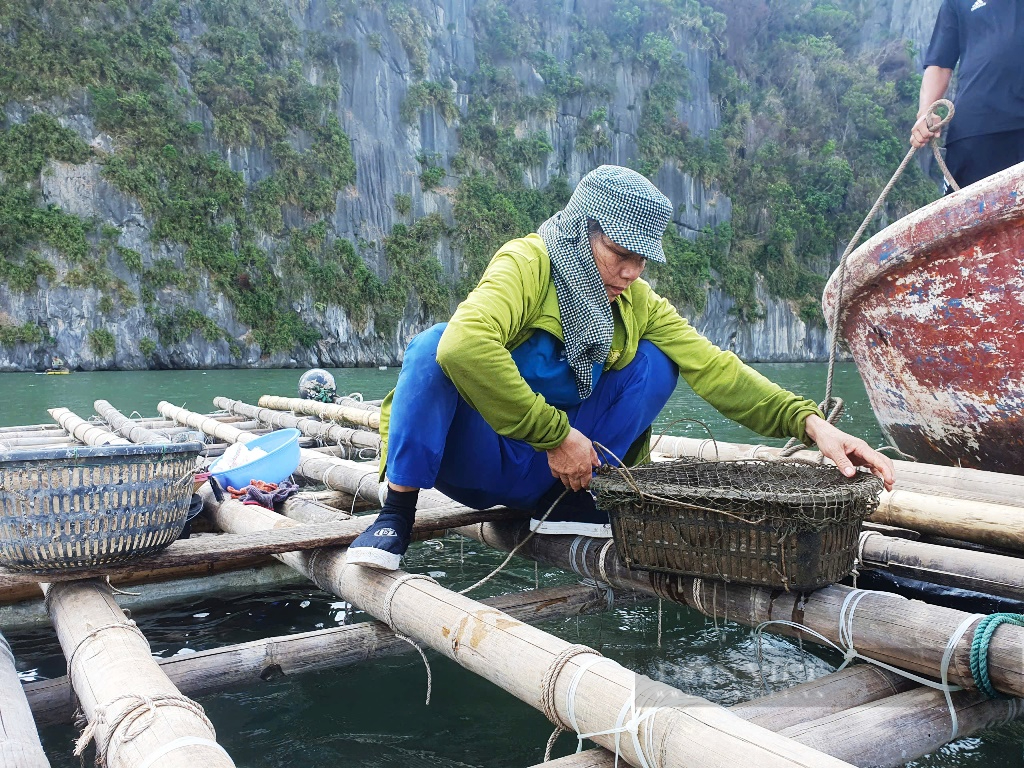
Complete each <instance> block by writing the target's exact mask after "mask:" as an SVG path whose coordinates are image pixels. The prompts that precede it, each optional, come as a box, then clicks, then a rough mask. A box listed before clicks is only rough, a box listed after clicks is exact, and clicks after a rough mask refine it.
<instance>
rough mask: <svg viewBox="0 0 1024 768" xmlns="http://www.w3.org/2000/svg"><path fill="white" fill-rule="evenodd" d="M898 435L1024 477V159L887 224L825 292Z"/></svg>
mask: <svg viewBox="0 0 1024 768" xmlns="http://www.w3.org/2000/svg"><path fill="white" fill-rule="evenodd" d="M837 304H838V305H839V306H840V307H841V311H840V320H839V322H840V329H841V333H842V336H843V338H844V339H845V341H846V343H847V345H848V347H849V350H850V353H851V354H852V356H853V359H854V361H855V362H856V364H857V369H858V370H859V372H860V375H861V378H862V379H863V380H864V385H865V388H866V389H867V393H868V398H869V399H870V401H871V406H872V408H873V410H874V412H875V416H876V417H877V418H878V421H879V424H880V426H881V427H882V430H883V432H884V433H885V435H886V437H887V438H888V439H889V440H891V441H892V443H893V444H894V445H896V446H898V447H899V448H900V450H902V451H904V452H905V453H908V454H910V455H912V456H914V457H915V458H917V459H919V460H921V461H927V462H932V463H940V464H952V465H960V466H964V467H974V468H977V469H984V470H989V471H994V472H1009V473H1013V474H1024V407H1022V406H1024V164H1021V165H1017V166H1014V167H1012V168H1010V169H1007V170H1006V171H1003V172H1001V173H999V174H996V175H995V176H991V177H989V178H988V179H985V180H983V181H981V182H978V183H977V184H974V185H971V186H970V187H967V188H965V189H964V190H962V191H960V192H958V193H955V194H953V195H950V196H947V197H945V198H943V199H942V200H938V201H936V202H935V203H932V204H931V205H928V206H926V207H925V208H922V209H921V210H919V211H916V212H915V213H913V214H911V215H909V216H907V217H905V218H903V219H901V220H900V221H898V222H896V223H895V224H893V225H891V226H890V227H887V228H886V229H885V230H883V231H882V232H880V233H879V234H878V235H876V236H875V237H873V238H871V239H870V240H869V241H867V242H866V243H864V244H863V245H862V246H861V247H860V248H858V249H857V250H855V251H854V252H853V253H851V254H850V256H849V259H848V263H847V271H846V278H845V280H844V282H843V286H842V291H840V285H839V274H838V272H837V273H836V274H834V275H833V276H832V279H831V280H829V283H828V285H827V286H826V289H825V296H824V300H823V307H824V310H825V316H826V318H828V319H829V320H830V321H831V320H832V318H834V316H835V315H834V313H835V308H836V305H837Z"/></svg>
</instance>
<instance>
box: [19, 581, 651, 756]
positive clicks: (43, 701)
mask: <svg viewBox="0 0 1024 768" xmlns="http://www.w3.org/2000/svg"><path fill="white" fill-rule="evenodd" d="M296 576H298V574H296ZM615 599H616V601H619V602H625V603H629V602H632V601H633V600H634V599H635V594H634V593H629V592H624V593H622V594H619V595H616V598H615ZM481 602H482V603H484V604H485V605H487V606H489V607H491V608H494V609H496V610H499V611H504V612H506V613H508V614H509V615H510V616H512V617H513V618H515V619H517V620H519V621H524V622H526V623H528V624H538V623H540V622H542V621H550V620H554V619H561V618H566V617H570V616H580V615H583V614H589V613H599V612H601V611H603V610H606V609H607V606H608V598H607V594H606V592H605V590H603V589H598V588H597V587H586V586H583V585H578V584H574V585H571V586H560V587H549V588H545V589H539V590H530V591H527V592H519V593H515V594H511V595H501V596H500V597H492V598H488V599H486V600H482V601H481ZM412 650H413V649H412V646H410V645H409V644H408V643H407V642H405V641H404V640H401V639H399V638H397V637H395V633H394V632H392V631H391V630H390V629H388V627H387V625H385V624H382V623H381V622H379V621H364V622H362V623H359V624H349V625H347V626H339V627H331V628H329V629H321V630H317V631H314V632H302V633H298V634H293V635H283V636H279V637H268V638H263V639H260V640H253V641H251V642H248V643H241V644H239V645H230V646H226V647H223V648H213V649H210V650H208V651H200V652H199V653H192V654H189V655H188V656H174V657H171V658H169V659H159V660H158V661H159V664H160V668H161V669H163V671H164V672H165V673H166V674H167V677H168V678H169V679H170V681H171V682H172V683H174V685H175V686H177V688H178V689H179V690H180V691H182V692H183V693H187V694H188V695H189V696H204V695H207V694H210V693H213V692H215V691H220V690H223V689H225V688H230V687H232V686H238V685H246V684H253V683H259V682H261V681H267V680H272V679H275V678H277V677H280V676H282V675H295V674H299V673H308V672H320V671H323V670H326V669H335V668H337V667H343V666H351V665H354V664H359V663H360V662H362V661H365V660H367V659H375V658H380V657H382V656H393V655H398V654H401V653H406V652H412ZM70 693H71V691H70V687H69V685H68V679H67V677H58V678H54V679H52V680H41V681H39V682H35V683H29V684H27V685H26V686H25V693H24V694H23V695H22V698H23V699H24V698H26V697H27V699H28V705H31V707H32V714H34V715H35V718H36V722H37V723H39V724H41V725H51V724H54V723H61V722H68V721H69V720H70V719H71V718H72V715H73V714H74V707H73V706H72V700H71V695H70ZM28 705H26V706H28ZM0 765H2V763H0Z"/></svg>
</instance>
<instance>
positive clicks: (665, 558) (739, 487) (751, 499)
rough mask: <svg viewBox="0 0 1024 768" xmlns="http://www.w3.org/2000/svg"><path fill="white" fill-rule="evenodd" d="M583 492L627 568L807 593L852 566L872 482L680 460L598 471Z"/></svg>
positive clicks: (784, 465) (796, 467) (817, 470)
mask: <svg viewBox="0 0 1024 768" xmlns="http://www.w3.org/2000/svg"><path fill="white" fill-rule="evenodd" d="M591 488H592V490H594V491H595V492H596V493H597V499H598V505H599V506H600V507H601V509H604V510H607V511H608V513H609V517H610V518H611V523H612V532H613V534H614V536H615V541H616V548H617V549H618V552H619V557H620V558H621V559H622V560H623V562H624V563H625V564H626V565H627V566H628V567H630V568H637V569H640V570H648V571H661V572H664V573H672V574H681V575H686V576H702V577H707V578H712V579H721V580H723V581H731V582H736V583H740V584H751V585H756V586H766V587H779V588H783V589H792V590H812V589H817V588H819V587H823V586H825V585H826V584H832V583H835V582H837V581H840V580H842V579H843V578H844V577H846V576H847V575H848V574H849V573H850V571H851V570H852V569H853V563H854V558H855V556H856V549H857V542H858V538H859V535H860V524H861V521H862V520H864V518H866V517H867V516H868V515H870V514H871V513H872V512H873V511H874V510H875V508H876V507H877V506H878V494H879V491H880V490H881V484H880V482H879V481H878V480H877V479H876V478H875V477H874V476H873V475H870V474H868V473H866V472H859V473H858V474H857V475H856V476H855V477H853V478H847V477H845V476H843V474H842V473H841V472H839V470H838V469H836V468H835V467H830V466H822V465H819V464H808V463H805V462H793V461H773V462H769V461H755V460H751V461H740V462H697V461H693V460H680V461H673V462H664V463H658V464H648V465H644V466H641V467H635V468H633V469H630V470H629V471H628V474H627V473H626V472H625V471H623V470H611V469H610V468H608V469H606V470H605V471H604V473H603V474H599V476H598V477H596V478H595V479H594V481H593V483H592V485H591Z"/></svg>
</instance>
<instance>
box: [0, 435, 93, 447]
mask: <svg viewBox="0 0 1024 768" xmlns="http://www.w3.org/2000/svg"><path fill="white" fill-rule="evenodd" d="M76 442H77V441H76V440H75V438H73V437H69V436H68V435H66V434H63V433H61V435H60V436H54V437H3V438H0V448H58V447H60V446H62V445H74V444H75V443H76Z"/></svg>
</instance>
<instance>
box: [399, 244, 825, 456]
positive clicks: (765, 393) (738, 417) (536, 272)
mask: <svg viewBox="0 0 1024 768" xmlns="http://www.w3.org/2000/svg"><path fill="white" fill-rule="evenodd" d="M612 307H613V311H612V314H613V316H614V319H615V330H614V334H613V337H612V347H611V351H610V352H609V354H608V360H607V362H606V363H605V366H604V369H605V370H606V371H607V370H619V369H621V368H624V367H625V366H627V365H629V363H630V362H632V360H633V358H634V356H635V355H636V350H637V345H638V344H639V343H640V340H641V339H647V340H649V341H651V342H652V343H654V344H655V345H656V346H657V347H658V348H659V349H660V350H661V351H663V352H664V353H665V354H666V355H667V356H668V357H669V358H670V359H671V360H672V361H673V362H674V363H675V364H676V365H678V366H679V373H680V375H682V377H683V378H684V379H685V380H686V383H687V384H689V385H690V386H691V387H692V388H693V390H694V392H696V393H697V394H698V395H700V396H701V397H702V398H704V399H705V400H707V401H708V402H709V403H710V404H711V405H713V406H714V407H715V408H716V409H717V410H718V411H720V412H721V413H722V414H723V415H725V416H727V417H728V418H730V419H732V420H734V421H737V422H739V423H740V424H743V425H744V426H746V427H749V428H750V429H752V430H754V431H755V432H758V433H760V434H762V435H766V436H768V437H798V438H800V439H801V440H802V439H803V438H804V420H805V419H806V418H807V416H808V415H809V414H812V413H815V414H819V415H820V412H819V411H818V408H817V406H816V405H815V404H814V403H813V402H812V401H810V400H806V399H804V398H801V397H797V396H796V395H794V394H792V393H791V392H787V391H786V390H784V389H782V388H781V387H779V386H778V385H777V384H773V383H772V382H771V381H769V380H768V379H766V378H765V377H764V376H762V375H761V374H759V373H758V372H757V371H755V370H754V369H752V368H750V367H748V366H747V365H745V364H744V363H743V362H742V361H741V360H740V359H739V358H738V357H736V355H734V354H733V353H732V352H725V351H723V350H721V349H719V348H718V347H716V346H715V345H714V344H712V343H711V342H710V341H708V340H707V339H706V338H704V337H703V336H702V335H701V334H700V333H699V332H698V331H697V330H696V329H695V328H693V326H691V325H690V324H689V323H688V322H687V321H686V320H685V319H684V318H683V317H681V316H680V315H679V313H678V312H677V311H676V309H675V307H673V306H672V305H671V304H670V303H669V302H668V300H667V299H664V298H662V297H661V296H659V295H658V294H656V293H655V292H654V291H653V290H652V289H651V286H650V285H649V284H648V283H647V282H646V281H644V280H642V279H640V280H636V281H635V282H633V284H632V285H630V286H629V288H627V289H626V291H625V292H624V293H623V294H622V295H621V296H619V298H618V299H617V300H616V301H615V302H614V303H613V304H612ZM538 329H540V330H544V331H547V332H548V333H551V334H553V335H554V336H556V337H557V338H558V339H561V340H563V341H564V339H563V337H562V323H561V315H560V313H559V311H558V298H557V296H556V295H555V285H554V282H553V281H552V279H551V261H550V259H549V258H548V255H547V249H546V248H545V247H544V241H543V240H542V239H541V238H540V236H539V235H537V234H531V235H528V236H527V237H524V238H520V239H518V240H512V241H510V242H508V243H506V244H505V245H504V246H502V248H501V250H499V251H498V253H497V254H496V255H495V256H494V258H493V259H492V260H491V263H490V264H489V265H488V267H487V270H486V271H485V272H484V275H483V277H482V278H481V279H480V283H479V284H478V285H477V287H476V288H474V289H473V292H472V293H470V294H469V296H467V297H466V300H465V301H463V302H462V303H461V304H460V305H459V307H458V309H456V310H455V314H454V315H453V316H452V319H451V320H450V321H449V323H448V327H447V329H446V330H445V332H444V334H443V335H442V336H441V342H440V344H439V345H438V348H437V362H438V364H439V365H440V366H441V369H442V370H443V371H444V372H445V374H446V375H447V376H448V378H450V379H451V380H452V382H453V383H454V384H455V387H456V389H458V391H459V394H460V395H462V397H463V398H464V399H465V400H466V402H467V403H469V405H471V406H472V407H473V408H475V409H476V410H477V411H479V413H480V415H482V416H483V417H484V419H485V420H486V421H487V423H488V424H490V425H491V426H492V427H493V428H494V431H495V432H497V433H498V434H499V435H504V436H505V437H510V438H514V439H517V440H524V441H526V442H527V443H529V444H530V445H532V446H533V447H534V448H536V449H537V450H549V449H551V448H555V447H556V446H558V445H559V444H560V443H561V442H562V441H563V440H564V439H565V438H566V436H568V434H569V420H568V417H567V416H566V414H565V412H564V411H562V410H560V409H558V408H556V407H554V406H552V405H549V404H548V403H547V402H546V401H545V400H544V397H543V396H541V395H539V394H537V393H536V392H534V391H533V390H532V389H530V387H529V385H528V384H527V383H526V381H525V380H524V379H523V377H522V376H520V375H519V370H518V368H517V367H516V365H515V362H513V360H512V356H511V354H510V352H511V350H513V349H515V348H516V347H517V346H519V345H520V344H522V343H523V342H524V341H526V340H527V339H528V338H529V337H530V336H531V334H533V332H534V331H535V330H538ZM393 396H394V392H392V393H391V394H389V395H388V396H387V398H385V400H384V403H383V405H382V408H381V420H380V432H381V437H382V438H383V447H382V456H381V468H382V470H383V467H384V466H385V462H386V455H387V453H386V452H387V430H388V421H389V417H390V407H391V400H392V397H393Z"/></svg>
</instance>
